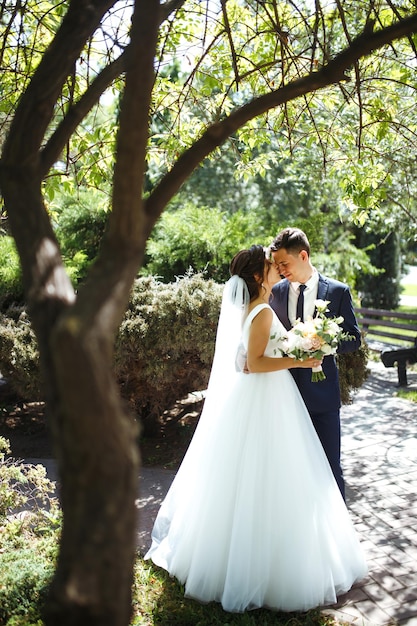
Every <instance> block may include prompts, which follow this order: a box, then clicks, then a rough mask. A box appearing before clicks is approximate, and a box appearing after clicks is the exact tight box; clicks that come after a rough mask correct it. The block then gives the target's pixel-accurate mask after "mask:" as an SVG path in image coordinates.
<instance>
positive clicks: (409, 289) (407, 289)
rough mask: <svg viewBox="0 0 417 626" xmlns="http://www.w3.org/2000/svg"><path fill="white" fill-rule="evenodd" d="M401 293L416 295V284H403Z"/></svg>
mask: <svg viewBox="0 0 417 626" xmlns="http://www.w3.org/2000/svg"><path fill="white" fill-rule="evenodd" d="M401 295H403V296H417V285H408V284H407V285H403V288H402V291H401Z"/></svg>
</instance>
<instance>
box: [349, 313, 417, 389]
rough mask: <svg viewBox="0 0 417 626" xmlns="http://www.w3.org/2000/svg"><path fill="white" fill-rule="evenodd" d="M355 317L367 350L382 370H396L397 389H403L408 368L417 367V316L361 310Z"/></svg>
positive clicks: (406, 383) (405, 384)
mask: <svg viewBox="0 0 417 626" xmlns="http://www.w3.org/2000/svg"><path fill="white" fill-rule="evenodd" d="M355 313H356V318H357V320H358V324H359V326H360V327H361V328H362V330H363V331H364V333H365V335H366V342H367V343H368V345H369V347H370V349H371V350H378V351H379V352H380V353H381V360H382V362H383V364H384V365H385V367H394V366H395V365H396V366H397V370H398V386H399V387H406V386H407V385H408V382H407V365H409V364H411V363H417V314H413V313H399V312H397V311H386V310H384V309H367V308H360V307H359V308H355Z"/></svg>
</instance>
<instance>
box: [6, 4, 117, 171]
mask: <svg viewBox="0 0 417 626" xmlns="http://www.w3.org/2000/svg"><path fill="white" fill-rule="evenodd" d="M114 2H115V0H90V2H89V3H86V2H84V1H83V0H72V1H71V2H70V5H69V8H68V11H67V13H66V14H65V16H64V19H63V20H62V23H61V26H60V28H59V30H58V32H57V34H56V36H55V37H54V39H53V41H52V43H51V45H50V46H49V48H48V49H47V50H46V52H45V54H44V55H43V57H42V60H41V62H40V63H39V65H38V67H37V69H36V71H35V73H34V75H33V78H32V80H31V82H30V84H29V86H28V88H27V89H26V91H25V92H24V94H23V96H22V98H21V100H20V102H19V106H18V107H17V110H16V113H15V116H14V118H13V122H12V124H11V128H10V132H9V136H8V140H6V142H5V145H4V149H3V158H2V160H3V163H4V164H5V165H6V166H7V164H8V163H9V162H10V163H19V166H20V167H24V166H25V165H28V166H29V167H32V168H37V167H38V165H39V149H40V146H41V143H42V140H43V138H44V135H45V132H46V129H47V127H48V124H49V123H50V121H51V119H52V115H53V111H54V107H55V105H56V102H57V99H58V97H59V94H60V93H61V91H62V87H63V85H64V83H65V81H66V79H67V77H68V75H69V74H70V73H71V71H72V68H73V66H74V63H75V62H76V60H77V58H78V57H79V55H80V52H81V50H82V49H83V47H84V45H85V42H86V41H87V40H88V38H89V37H90V36H91V35H92V34H93V32H94V31H95V29H96V28H97V26H98V24H99V23H100V20H101V19H102V17H103V15H104V14H105V12H106V11H107V10H108V9H109V8H110V7H111V6H112V5H113V4H114ZM39 180H41V179H39Z"/></svg>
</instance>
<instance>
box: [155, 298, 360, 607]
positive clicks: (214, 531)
mask: <svg viewBox="0 0 417 626" xmlns="http://www.w3.org/2000/svg"><path fill="white" fill-rule="evenodd" d="M264 306H268V305H266V304H265V305H259V306H258V307H255V308H254V309H253V310H252V311H251V313H250V314H249V315H248V317H247V319H246V321H245V323H244V326H243V331H242V337H243V343H244V344H246V346H247V341H248V336H249V329H250V324H251V322H252V320H253V318H254V317H255V316H256V315H257V314H258V313H259V311H260V310H261V309H262V308H263V307H264ZM274 332H278V333H279V334H282V333H284V332H285V329H284V327H283V326H282V325H281V323H280V321H279V320H278V318H277V317H276V316H275V314H274V319H273V323H272V327H271V334H273V333H274ZM275 351H276V350H274V346H273V344H272V342H271V340H270V342H269V344H268V346H267V350H266V351H265V354H266V355H267V356H278V355H275ZM209 391H210V387H209ZM145 558H150V559H152V561H153V562H154V563H155V564H157V565H159V566H161V567H163V568H164V569H166V570H167V571H168V572H170V574H172V575H174V576H176V577H177V578H178V580H179V581H180V582H182V583H185V595H186V596H187V597H190V598H195V599H196V600H199V601H201V602H209V601H212V600H215V601H218V602H221V604H222V606H223V608H224V609H225V610H226V611H236V612H242V611H245V610H247V609H254V608H258V607H269V608H271V609H276V610H282V611H297V610H301V611H305V610H308V609H310V608H313V607H317V606H321V605H328V604H332V603H335V602H336V599H337V595H338V594H343V593H345V592H346V591H348V590H349V589H350V587H351V586H352V584H353V583H355V581H358V580H360V579H362V578H363V577H364V576H365V575H366V573H367V566H366V563H365V560H364V556H363V553H362V549H361V547H360V545H359V541H358V538H357V535H356V532H355V530H354V527H353V525H352V522H351V520H350V517H349V514H348V511H347V509H346V506H345V504H344V502H343V499H342V497H341V495H340V492H339V489H338V487H337V485H336V482H335V480H334V478H333V474H332V472H331V470H330V467H329V465H328V462H327V459H326V457H325V454H324V452H323V449H322V447H321V444H320V442H319V440H318V438H317V435H316V432H315V430H314V427H313V426H312V423H311V421H310V417H309V415H308V413H307V410H306V408H305V405H304V403H303V401H302V399H301V396H300V394H299V392H298V389H297V387H296V385H295V383H294V381H293V378H292V376H291V374H290V373H289V372H288V370H282V371H278V372H271V373H266V374H244V373H241V372H236V373H234V375H232V376H231V380H229V381H228V388H227V393H224V394H220V397H219V398H213V397H210V398H207V400H206V405H205V407H204V410H203V414H202V416H201V418H200V422H199V424H198V427H197V429H196V432H195V434H194V437H193V440H192V442H191V444H190V446H189V449H188V451H187V453H186V455H185V458H184V460H183V462H182V464H181V467H180V469H179V471H178V473H177V475H176V477H175V479H174V482H173V484H172V486H171V488H170V490H169V492H168V494H167V496H166V498H165V500H164V502H163V503H162V505H161V508H160V511H159V514H158V516H157V519H156V522H155V525H154V528H153V532H152V545H151V547H150V549H149V551H148V553H147V554H146V557H145Z"/></svg>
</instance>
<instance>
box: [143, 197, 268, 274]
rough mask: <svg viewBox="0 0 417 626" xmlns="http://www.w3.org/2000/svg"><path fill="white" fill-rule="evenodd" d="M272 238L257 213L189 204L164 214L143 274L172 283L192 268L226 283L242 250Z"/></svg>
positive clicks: (151, 245)
mask: <svg viewBox="0 0 417 626" xmlns="http://www.w3.org/2000/svg"><path fill="white" fill-rule="evenodd" d="M271 240H272V235H271V234H268V233H266V232H265V230H264V227H263V223H262V222H261V220H260V219H259V217H257V216H256V214H254V213H247V214H245V213H243V212H242V211H237V212H236V213H233V214H229V213H227V212H225V211H221V210H220V209H217V208H210V209H209V208H207V207H197V206H194V205H191V204H187V205H185V206H182V207H180V208H177V209H175V210H169V211H165V212H164V213H163V214H162V216H161V218H160V220H159V221H158V223H157V225H156V227H155V229H154V231H153V233H152V235H151V237H150V238H149V240H148V243H147V247H146V256H145V265H144V268H143V269H142V271H141V274H142V275H152V276H157V277H158V278H160V279H161V280H163V281H164V282H169V281H174V280H175V279H176V277H178V276H184V275H186V274H187V272H188V271H189V270H190V269H191V270H192V271H194V272H204V274H205V276H207V277H208V278H213V279H215V280H216V281H218V282H224V281H225V280H227V279H228V278H229V264H230V260H231V258H232V257H233V255H234V254H235V253H236V252H237V251H238V250H241V249H243V248H245V247H250V246H251V245H252V244H253V243H260V244H265V243H266V244H268V243H269V242H270V241H271Z"/></svg>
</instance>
